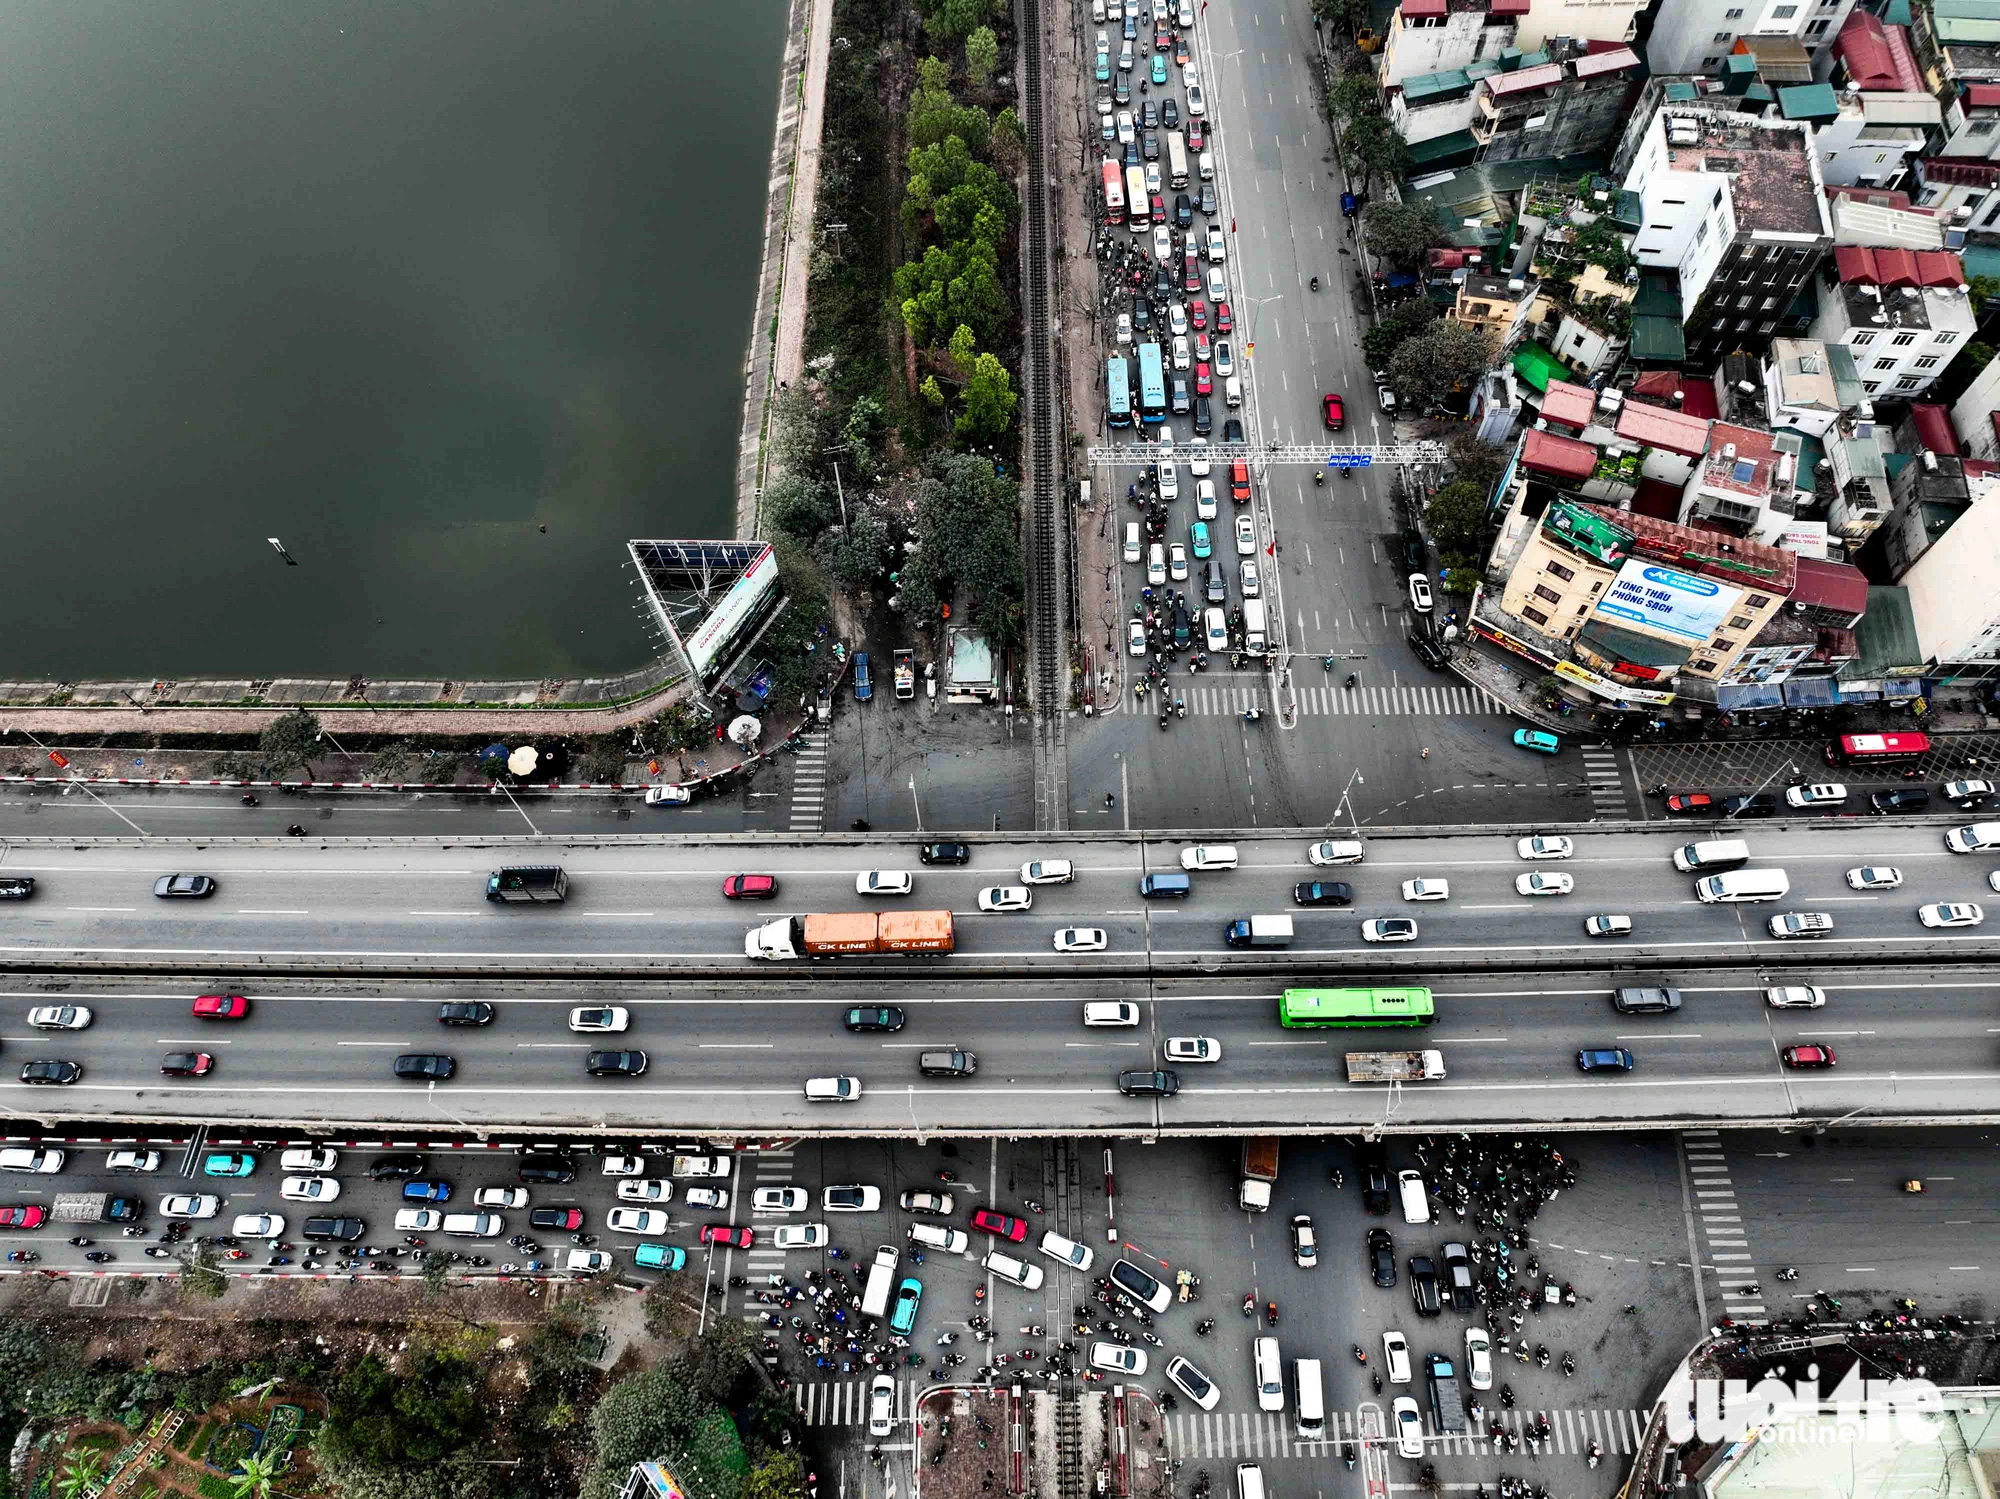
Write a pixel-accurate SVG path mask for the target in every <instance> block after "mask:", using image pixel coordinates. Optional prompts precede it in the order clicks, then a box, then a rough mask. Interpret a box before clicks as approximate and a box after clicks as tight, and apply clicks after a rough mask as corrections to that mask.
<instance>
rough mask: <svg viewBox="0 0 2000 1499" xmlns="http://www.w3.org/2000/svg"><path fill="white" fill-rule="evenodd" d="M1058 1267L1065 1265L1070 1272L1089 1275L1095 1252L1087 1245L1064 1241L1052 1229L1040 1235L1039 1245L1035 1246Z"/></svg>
mask: <svg viewBox="0 0 2000 1499" xmlns="http://www.w3.org/2000/svg"><path fill="white" fill-rule="evenodd" d="M1035 1247H1036V1248H1037V1249H1039V1250H1040V1251H1041V1252H1042V1253H1043V1254H1045V1255H1047V1256H1048V1257H1049V1258H1050V1259H1052V1260H1054V1261H1055V1262H1056V1263H1057V1264H1058V1265H1067V1266H1069V1267H1070V1269H1072V1270H1081V1271H1083V1273H1084V1274H1086V1275H1088V1274H1089V1273H1090V1267H1091V1264H1092V1262H1093V1261H1095V1260H1096V1258H1097V1252H1096V1251H1095V1250H1093V1249H1092V1248H1091V1247H1090V1246H1089V1245H1088V1244H1079V1243H1077V1242H1076V1240H1074V1239H1065V1238H1064V1237H1063V1236H1062V1235H1061V1234H1059V1233H1057V1232H1056V1231H1055V1230H1054V1229H1050V1230H1049V1231H1048V1232H1047V1233H1045V1234H1043V1235H1042V1241H1041V1243H1039V1244H1037V1245H1036V1246H1035Z"/></svg>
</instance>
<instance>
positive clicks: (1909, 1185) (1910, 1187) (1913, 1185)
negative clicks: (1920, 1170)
mask: <svg viewBox="0 0 2000 1499" xmlns="http://www.w3.org/2000/svg"><path fill="white" fill-rule="evenodd" d="M1923 1189H1924V1184H1923V1183H1922V1182H1920V1181H1918V1180H1917V1179H1916V1178H1915V1177H1911V1178H1910V1180H1908V1181H1906V1182H1904V1183H1903V1190H1904V1191H1905V1192H1921V1191H1923Z"/></svg>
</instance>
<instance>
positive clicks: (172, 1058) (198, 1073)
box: [160, 1051, 215, 1077]
mask: <svg viewBox="0 0 2000 1499" xmlns="http://www.w3.org/2000/svg"><path fill="white" fill-rule="evenodd" d="M214 1066H215V1057H214V1056H213V1055H212V1054H211V1053H209V1052H205V1051H170V1052H168V1053H167V1054H166V1055H165V1056H164V1057H162V1058H160V1071H161V1072H162V1073H164V1074H165V1075H166V1076H168V1077H206V1076H207V1075H208V1073H209V1070H210V1069H211V1068H213V1067H214Z"/></svg>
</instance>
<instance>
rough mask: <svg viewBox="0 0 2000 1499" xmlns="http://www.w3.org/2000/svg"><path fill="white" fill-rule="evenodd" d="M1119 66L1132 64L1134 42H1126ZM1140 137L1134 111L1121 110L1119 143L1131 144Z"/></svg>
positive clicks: (1124, 66) (1126, 66)
mask: <svg viewBox="0 0 2000 1499" xmlns="http://www.w3.org/2000/svg"><path fill="white" fill-rule="evenodd" d="M1118 66H1119V67H1121V68H1130V67H1131V66H1132V44H1131V43H1130V42H1127V43H1126V44H1125V54H1124V56H1122V57H1120V58H1119V59H1118ZM1138 138H1139V130H1138V127H1137V126H1136V125H1134V124H1133V123H1132V111H1131V110H1129V109H1121V110H1119V111H1118V144H1119V145H1121V146H1129V145H1131V144H1132V142H1134V141H1135V140H1137V139H1138Z"/></svg>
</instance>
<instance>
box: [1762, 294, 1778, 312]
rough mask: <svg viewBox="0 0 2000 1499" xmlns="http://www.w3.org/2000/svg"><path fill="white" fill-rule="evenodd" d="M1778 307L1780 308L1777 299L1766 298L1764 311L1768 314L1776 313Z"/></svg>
mask: <svg viewBox="0 0 2000 1499" xmlns="http://www.w3.org/2000/svg"><path fill="white" fill-rule="evenodd" d="M1777 306H1778V299H1777V298H1776V297H1766V298H1765V299H1764V310H1765V311H1766V312H1772V311H1775V310H1776V308H1777Z"/></svg>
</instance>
